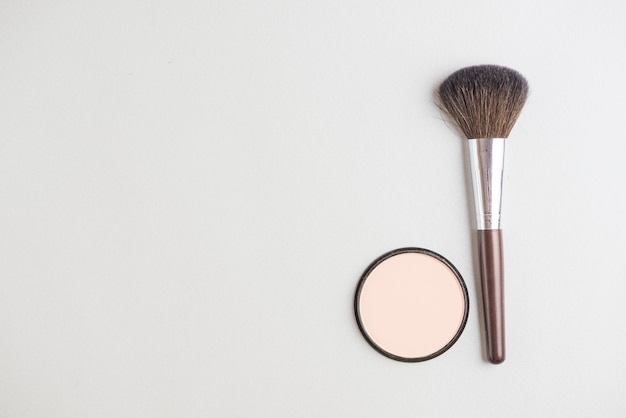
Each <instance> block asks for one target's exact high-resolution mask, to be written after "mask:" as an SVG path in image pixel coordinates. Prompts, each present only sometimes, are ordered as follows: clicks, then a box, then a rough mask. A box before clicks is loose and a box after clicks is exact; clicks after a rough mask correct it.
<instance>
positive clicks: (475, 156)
mask: <svg viewBox="0 0 626 418" xmlns="http://www.w3.org/2000/svg"><path fill="white" fill-rule="evenodd" d="M468 144H469V159H470V170H471V172H472V189H473V191H474V208H475V212H474V213H475V214H476V227H477V228H478V229H479V230H484V229H500V215H501V211H502V209H501V208H502V175H503V173H504V138H479V139H470V140H468Z"/></svg>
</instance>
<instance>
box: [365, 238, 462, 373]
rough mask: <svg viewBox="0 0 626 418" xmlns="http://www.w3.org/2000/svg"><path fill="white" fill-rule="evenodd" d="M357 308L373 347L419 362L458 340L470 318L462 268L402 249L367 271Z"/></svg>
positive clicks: (433, 255)
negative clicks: (457, 268)
mask: <svg viewBox="0 0 626 418" xmlns="http://www.w3.org/2000/svg"><path fill="white" fill-rule="evenodd" d="M354 307H355V313H356V318H357V323H358V325H359V328H360V329H361V332H362V333H363V335H364V337H365V338H366V340H367V341H368V342H369V343H370V345H372V347H374V348H375V349H376V350H377V351H379V352H380V353H382V354H384V355H386V356H387V357H390V358H392V359H394V360H400V361H407V362H417V361H424V360H428V359H431V358H433V357H436V356H438V355H440V354H442V353H443V352H445V351H446V350H447V349H448V348H450V347H451V346H452V344H454V343H455V342H456V340H457V339H458V338H459V336H460V335H461V332H462V331H463V328H464V327H465V323H466V322H467V315H468V311H469V298H468V294H467V288H466V286H465V283H464V282H463V278H462V277H461V275H460V273H459V272H458V271H457V270H456V268H455V267H454V266H453V265H452V264H451V263H450V262H449V261H448V260H446V259H445V258H444V257H442V256H441V255H439V254H437V253H434V252H432V251H429V250H425V249H422V248H402V249H399V250H395V251H391V252H389V253H387V254H385V255H383V256H381V257H380V258H378V259H377V260H376V261H374V262H373V263H372V264H371V265H370V267H369V268H368V269H367V270H366V271H365V273H364V274H363V276H362V278H361V280H360V282H359V285H358V287H357V292H356V297H355V301H354Z"/></svg>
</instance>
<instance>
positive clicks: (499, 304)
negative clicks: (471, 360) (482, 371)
mask: <svg viewBox="0 0 626 418" xmlns="http://www.w3.org/2000/svg"><path fill="white" fill-rule="evenodd" d="M502 260H503V258H502V230H501V229H489V230H479V231H478V262H479V266H480V280H481V284H482V293H483V315H484V318H485V331H486V334H487V355H488V357H489V361H490V362H491V363H493V364H500V363H502V362H503V361H504V358H505V346H504V266H503V261H502Z"/></svg>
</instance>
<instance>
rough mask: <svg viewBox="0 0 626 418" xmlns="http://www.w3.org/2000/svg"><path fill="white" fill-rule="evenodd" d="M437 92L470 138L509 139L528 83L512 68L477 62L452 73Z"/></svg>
mask: <svg viewBox="0 0 626 418" xmlns="http://www.w3.org/2000/svg"><path fill="white" fill-rule="evenodd" d="M438 93H439V101H440V103H439V105H440V106H441V107H442V108H443V109H444V110H445V111H446V112H448V114H449V115H450V116H451V117H452V118H453V119H454V120H455V121H456V123H457V125H458V126H459V128H460V129H461V130H462V131H463V133H464V134H465V135H466V136H467V138H468V139H475V138H507V137H508V136H509V133H510V132H511V129H513V125H515V121H517V117H518V116H519V114H520V112H521V111H522V108H523V107H524V103H525V102H526V97H527V96H528V83H527V82H526V79H525V78H524V77H523V76H522V75H521V74H520V73H518V72H517V71H515V70H512V69H510V68H506V67H500V66H497V65H477V66H474V67H466V68H462V69H460V70H458V71H456V72H454V73H452V75H450V76H449V77H448V78H447V79H445V80H444V82H443V83H441V86H439V92H438Z"/></svg>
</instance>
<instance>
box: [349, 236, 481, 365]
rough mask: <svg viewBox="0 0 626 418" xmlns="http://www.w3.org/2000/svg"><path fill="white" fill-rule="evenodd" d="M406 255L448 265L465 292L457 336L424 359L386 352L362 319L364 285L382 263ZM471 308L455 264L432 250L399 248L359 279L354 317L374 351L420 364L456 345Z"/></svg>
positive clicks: (373, 264)
mask: <svg viewBox="0 0 626 418" xmlns="http://www.w3.org/2000/svg"><path fill="white" fill-rule="evenodd" d="M405 253H418V254H424V255H428V256H431V257H433V258H435V259H437V260H439V261H441V262H442V263H443V264H445V265H446V267H448V268H449V269H450V270H451V271H452V272H453V273H454V275H455V277H456V279H457V280H458V282H459V284H460V285H461V289H462V291H463V301H464V302H465V309H464V310H463V319H462V320H461V324H460V325H459V329H458V330H457V332H456V334H454V337H452V339H451V340H450V341H449V342H448V343H447V344H446V345H444V346H443V347H442V348H440V349H439V350H437V351H436V352H434V353H432V354H429V355H427V356H424V357H402V356H398V355H396V354H393V353H390V352H389V351H387V350H385V349H384V348H382V347H381V346H379V345H378V344H376V342H375V341H374V340H372V338H371V337H370V336H369V334H368V333H367V331H366V330H365V326H364V325H363V321H362V319H361V313H360V308H359V301H360V298H361V290H362V289H363V285H364V284H365V281H366V280H367V278H368V277H369V275H370V274H371V272H372V271H373V270H374V269H375V268H376V267H377V266H378V265H379V264H380V263H382V262H383V261H385V260H387V259H388V258H391V257H394V256H396V255H399V254H405ZM469 306H470V305H469V294H468V292H467V286H466V285H465V280H463V276H461V273H460V272H459V271H458V270H457V268H456V267H454V264H452V263H451V262H450V261H449V260H448V259H447V258H445V257H444V256H442V255H441V254H439V253H436V252H434V251H432V250H428V249H426V248H419V247H404V248H398V249H396V250H392V251H389V252H387V253H385V254H383V255H381V256H380V257H378V258H377V259H376V260H374V261H373V262H372V263H371V264H370V265H369V266H368V267H367V269H365V272H363V274H362V275H361V278H360V279H359V283H358V284H357V288H356V292H355V295H354V315H355V317H356V323H357V325H358V327H359V330H360V331H361V334H362V335H363V337H364V338H365V340H366V341H367V342H368V343H369V345H370V346H372V348H374V350H376V351H378V352H379V353H380V354H382V355H384V356H385V357H388V358H390V359H392V360H396V361H401V362H405V363H418V362H421V361H426V360H430V359H433V358H435V357H438V356H440V355H442V354H443V353H445V352H446V351H448V350H449V349H450V347H452V346H453V345H454V343H456V342H457V340H458V339H459V338H460V337H461V334H462V333H463V330H464V329H465V325H466V324H467V318H468V316H469Z"/></svg>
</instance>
